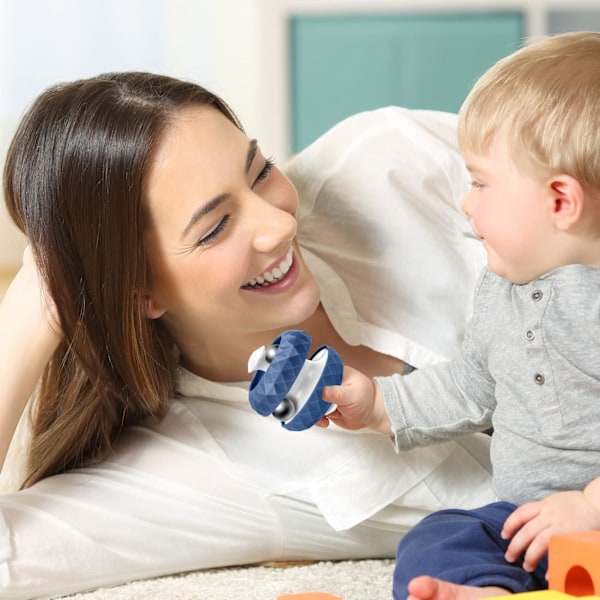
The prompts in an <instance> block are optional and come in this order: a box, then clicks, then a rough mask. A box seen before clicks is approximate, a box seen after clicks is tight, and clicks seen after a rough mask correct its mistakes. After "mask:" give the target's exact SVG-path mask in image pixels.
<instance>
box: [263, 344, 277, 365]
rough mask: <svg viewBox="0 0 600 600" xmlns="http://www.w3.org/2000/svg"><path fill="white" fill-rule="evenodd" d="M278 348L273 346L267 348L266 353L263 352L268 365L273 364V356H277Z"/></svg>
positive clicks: (275, 345)
mask: <svg viewBox="0 0 600 600" xmlns="http://www.w3.org/2000/svg"><path fill="white" fill-rule="evenodd" d="M278 348H279V345H277V344H273V345H272V346H269V347H268V348H267V349H266V351H265V360H266V361H267V362H268V363H270V362H273V359H274V358H275V354H277V349H278Z"/></svg>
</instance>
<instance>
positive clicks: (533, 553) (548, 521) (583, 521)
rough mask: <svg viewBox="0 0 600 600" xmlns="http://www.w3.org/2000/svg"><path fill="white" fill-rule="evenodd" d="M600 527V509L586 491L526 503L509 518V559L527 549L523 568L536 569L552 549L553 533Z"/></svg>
mask: <svg viewBox="0 0 600 600" xmlns="http://www.w3.org/2000/svg"><path fill="white" fill-rule="evenodd" d="M591 529H600V510H599V509H598V507H596V506H594V505H592V504H591V503H590V501H589V499H588V498H587V497H586V495H585V494H584V492H581V491H569V492H558V493H556V494H552V496H548V497H547V498H545V499H544V500H540V501H539V502H530V503H528V504H523V505H522V506H519V508H517V509H515V510H514V511H513V513H512V514H511V515H510V516H509V517H508V519H506V521H505V523H504V528H503V529H502V537H503V538H504V539H510V538H512V539H511V542H510V544H509V546H508V549H507V551H506V553H505V558H506V560H507V561H509V562H514V561H516V560H517V559H518V558H519V556H521V554H523V552H525V556H524V560H523V568H524V569H525V570H526V571H533V569H535V567H536V565H537V564H538V562H539V560H540V559H541V558H542V556H544V554H545V553H546V552H547V551H548V543H549V541H550V536H551V535H556V534H561V533H572V532H575V531H586V530H591Z"/></svg>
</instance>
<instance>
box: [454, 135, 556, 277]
mask: <svg viewBox="0 0 600 600" xmlns="http://www.w3.org/2000/svg"><path fill="white" fill-rule="evenodd" d="M465 162H466V165H467V169H468V170H469V173H470V174H471V177H472V181H471V190H470V191H469V193H468V194H467V196H466V197H465V199H464V201H463V205H462V208H463V211H464V212H465V214H466V215H467V216H468V217H469V219H470V220H471V226H472V227H473V231H474V232H475V234H476V235H477V236H478V237H479V238H480V239H481V240H482V241H483V244H484V246H485V249H486V252H487V257H488V266H489V268H490V270H491V271H493V272H494V273H496V274H497V275H500V276H501V277H504V278H506V279H508V280H510V281H512V282H513V283H527V282H529V281H531V280H533V279H536V278H537V277H539V276H540V275H542V274H543V273H546V272H548V271H551V270H552V269H554V268H556V267H557V266H559V265H557V264H555V263H554V258H553V257H552V253H551V252H549V248H552V244H553V237H554V235H555V228H554V222H553V219H552V213H553V210H554V196H553V193H552V189H551V187H550V186H549V185H547V184H545V183H543V182H540V181H539V180H537V179H533V178H531V177H528V176H527V175H524V174H523V173H521V172H519V171H518V170H517V168H516V167H515V164H514V162H513V160H511V158H510V155H509V152H508V148H507V146H506V143H505V142H504V141H503V140H502V138H499V139H497V140H495V141H494V143H493V144H492V145H491V147H490V149H489V151H488V152H487V153H486V154H485V155H479V154H475V153H471V152H465Z"/></svg>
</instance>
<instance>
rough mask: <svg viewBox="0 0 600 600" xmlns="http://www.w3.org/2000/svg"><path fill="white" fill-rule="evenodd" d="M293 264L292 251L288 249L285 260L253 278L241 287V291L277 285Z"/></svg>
mask: <svg viewBox="0 0 600 600" xmlns="http://www.w3.org/2000/svg"><path fill="white" fill-rule="evenodd" d="M293 262H294V249H293V248H290V249H289V250H288V251H287V254H286V255H285V258H284V259H283V260H282V261H281V262H280V263H279V265H278V266H276V267H274V268H273V269H271V270H270V271H265V272H264V273H261V274H260V275H257V276H256V277H254V279H251V280H250V281H248V282H247V283H245V284H244V285H243V286H242V289H246V290H248V289H253V288H265V287H269V286H270V285H273V284H274V283H277V282H278V281H280V280H281V279H283V278H284V277H285V274H286V273H287V272H288V271H289V270H290V267H291V266H292V263H293Z"/></svg>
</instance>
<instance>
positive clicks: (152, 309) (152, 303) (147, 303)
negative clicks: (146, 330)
mask: <svg viewBox="0 0 600 600" xmlns="http://www.w3.org/2000/svg"><path fill="white" fill-rule="evenodd" d="M166 310H167V309H166V308H165V307H164V306H163V305H162V304H160V303H158V302H157V301H156V300H155V299H154V298H153V297H152V296H144V314H145V316H146V317H147V318H148V319H158V318H159V317H162V316H163V315H164V314H165V312H166Z"/></svg>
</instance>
